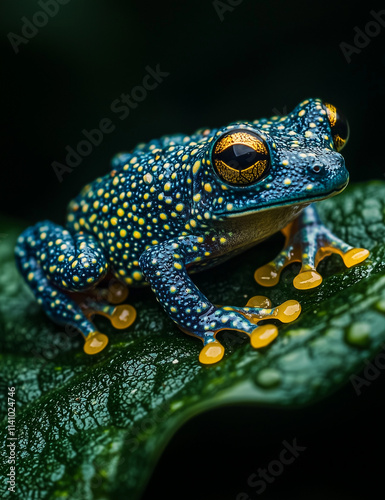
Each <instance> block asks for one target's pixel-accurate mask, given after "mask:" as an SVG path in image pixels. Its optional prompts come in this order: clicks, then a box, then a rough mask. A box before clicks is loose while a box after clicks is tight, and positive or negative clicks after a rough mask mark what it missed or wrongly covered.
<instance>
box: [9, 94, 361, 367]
mask: <svg viewBox="0 0 385 500" xmlns="http://www.w3.org/2000/svg"><path fill="white" fill-rule="evenodd" d="M348 135H349V126H348V123H347V121H346V119H345V118H344V116H343V115H342V113H341V112H340V111H339V110H337V109H336V107H335V106H333V105H331V104H329V103H325V102H323V101H322V100H321V99H307V100H305V101H303V102H301V103H300V104H299V105H298V106H297V107H296V108H295V109H294V110H293V111H292V112H291V113H290V114H288V115H287V116H282V117H278V116H274V117H272V118H270V119H265V118H263V119H260V120H255V121H251V122H248V121H239V122H235V123H232V124H230V125H228V126H226V127H222V128H219V129H202V130H198V131H197V132H195V133H194V134H192V135H189V136H188V135H172V136H164V137H162V138H160V139H155V140H152V141H150V142H149V143H147V144H141V145H138V146H137V147H136V148H135V149H133V150H132V152H129V153H120V154H118V155H116V156H115V157H114V159H113V160H112V170H111V171H110V172H109V173H108V174H107V175H105V176H104V177H100V178H98V179H96V180H95V181H94V182H92V183H91V184H89V185H87V186H85V188H84V189H83V190H82V191H81V193H80V194H79V196H78V197H76V198H75V199H74V200H73V201H72V202H71V203H70V205H69V209H68V215H67V224H66V229H65V228H63V227H62V226H60V225H57V224H54V223H53V222H50V221H48V220H47V221H44V222H40V223H37V224H36V225H35V226H33V227H29V228H27V229H26V230H25V231H24V232H23V233H22V234H21V235H20V237H19V238H18V240H17V245H16V251H15V253H16V261H17V264H18V267H19V269H20V272H21V274H22V275H23V276H24V278H25V280H26V282H27V283H28V285H29V286H30V288H31V289H32V291H33V293H34V295H35V296H36V298H37V300H38V302H39V303H40V304H41V305H42V308H43V310H44V311H45V312H46V313H47V314H48V315H49V316H50V317H51V318H52V319H53V321H55V322H56V323H59V324H63V323H64V324H70V325H72V326H74V327H76V328H77V329H78V330H79V331H80V332H81V333H82V335H83V337H84V340H85V344H84V350H85V352H86V353H88V354H95V353H97V352H100V351H101V350H102V349H104V348H105V346H106V345H107V343H108V337H107V336H106V335H104V334H103V333H100V332H99V331H97V329H96V328H95V326H94V324H93V323H92V321H91V317H92V316H93V315H94V314H97V313H99V314H102V315H105V316H107V317H109V318H110V320H111V322H112V324H113V325H114V326H115V327H116V328H126V327H128V326H129V325H131V324H132V322H133V321H134V319H135V314H136V312H135V309H134V308H133V307H132V306H129V305H125V304H123V305H121V304H120V305H117V304H119V303H120V302H121V301H123V300H124V299H125V297H126V295H127V293H126V291H125V290H126V287H127V286H129V287H130V286H143V285H147V284H149V285H150V286H151V288H152V290H153V292H154V293H155V295H156V298H157V299H158V301H159V302H160V304H161V305H162V306H163V308H164V309H165V311H166V313H167V314H168V315H169V316H170V317H171V318H172V320H173V321H174V322H175V323H176V324H177V325H178V326H179V327H180V328H181V330H182V331H184V332H185V333H188V334H191V335H194V336H196V337H198V338H200V339H201V340H202V341H203V349H202V350H201V353H200V356H199V359H200V361H201V362H202V363H205V364H210V363H215V362H218V361H219V360H220V359H222V357H223V355H224V347H223V346H222V344H221V343H220V342H219V341H218V340H217V338H216V335H217V333H218V332H219V331H220V330H224V329H225V330H237V331H241V332H244V333H246V334H248V335H249V336H250V339H251V344H252V346H253V347H255V348H259V347H263V346H266V345H267V344H269V343H270V342H271V341H272V340H274V338H275V337H276V336H277V334H278V330H277V327H276V326H275V324H271V323H268V322H266V321H264V322H263V324H260V321H261V320H270V319H278V320H280V321H281V322H284V323H285V322H290V321H293V320H295V319H296V318H297V317H298V315H299V314H300V305H299V303H298V302H297V301H294V300H289V301H287V302H285V303H283V304H281V305H279V306H276V307H271V303H270V301H269V300H268V299H266V297H254V298H252V299H250V301H249V302H248V303H247V304H246V306H245V307H238V306H215V305H213V304H211V303H210V301H209V300H208V299H207V298H206V297H205V296H204V295H203V294H202V293H201V292H200V290H199V289H198V288H197V287H196V286H195V285H194V283H193V281H192V279H191V277H190V275H191V274H192V273H193V272H195V271H199V270H202V269H205V268H209V267H211V266H214V265H216V264H219V263H221V262H223V261H225V260H226V259H229V258H230V257H232V256H234V255H236V254H238V253H240V252H242V251H244V250H246V249H248V248H250V247H251V246H253V245H255V244H256V243H258V242H260V241H262V240H264V239H266V238H267V237H269V236H270V235H272V234H273V233H276V232H277V231H280V230H282V231H283V233H284V234H285V236H286V243H285V247H284V249H283V251H282V252H281V253H280V254H279V255H278V257H277V258H276V259H274V260H273V261H271V262H270V263H268V264H266V265H264V266H263V267H261V268H260V269H258V270H257V271H256V272H255V279H256V281H257V282H258V283H260V284H262V285H265V286H273V285H275V284H276V283H277V282H278V280H279V275H280V273H281V271H282V269H283V268H284V267H285V266H287V265H288V264H290V263H291V262H293V261H299V262H302V268H301V270H300V272H299V274H298V275H297V276H296V277H295V279H294V286H295V287H297V288H299V289H308V288H312V287H315V286H317V285H319V284H320V283H321V281H322V277H321V276H320V275H319V273H318V272H317V270H316V267H317V264H318V262H319V261H320V260H322V259H323V258H324V257H326V256H327V255H330V254H331V253H337V254H339V255H340V256H341V257H342V258H343V261H344V263H345V265H346V266H347V267H350V266H352V265H354V264H358V263H360V262H362V261H363V260H365V259H366V258H367V256H368V255H369V252H368V251H367V250H365V249H363V248H353V247H351V246H350V245H348V244H347V243H345V242H343V241H342V240H340V239H339V238H337V237H336V236H335V235H333V234H332V233H331V232H330V231H329V230H328V229H327V228H326V227H324V226H323V225H322V223H321V221H320V219H319V217H318V215H317V212H316V209H315V205H314V203H313V202H316V201H318V200H322V199H324V198H327V197H329V196H333V195H335V194H337V193H339V192H341V191H342V190H343V189H344V188H345V187H346V185H347V183H348V178H349V175H348V172H347V170H346V168H345V164H344V159H343V157H342V155H341V154H340V153H339V151H340V150H341V149H342V148H343V146H344V145H345V144H346V142H347V140H348ZM110 275H112V276H114V277H115V279H116V280H117V281H116V283H115V285H114V292H113V293H109V292H111V290H110V291H109V292H108V296H107V299H109V301H110V302H111V303H112V305H109V304H108V303H107V302H104V301H103V299H105V298H106V289H105V288H103V287H102V286H101V285H102V282H105V279H106V277H108V276H110ZM85 297H86V298H87V300H85ZM273 323H275V322H273Z"/></svg>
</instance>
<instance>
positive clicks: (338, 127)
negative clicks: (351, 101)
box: [325, 102, 349, 151]
mask: <svg viewBox="0 0 385 500" xmlns="http://www.w3.org/2000/svg"><path fill="white" fill-rule="evenodd" d="M325 108H326V113H327V116H328V120H329V123H330V127H331V131H332V136H333V143H334V147H335V148H336V150H337V151H341V149H342V148H343V147H344V146H345V144H346V143H347V141H348V139H349V123H348V121H347V119H346V118H345V116H344V115H343V114H342V113H341V111H339V110H338V109H337V108H336V107H335V106H333V104H329V103H327V102H325Z"/></svg>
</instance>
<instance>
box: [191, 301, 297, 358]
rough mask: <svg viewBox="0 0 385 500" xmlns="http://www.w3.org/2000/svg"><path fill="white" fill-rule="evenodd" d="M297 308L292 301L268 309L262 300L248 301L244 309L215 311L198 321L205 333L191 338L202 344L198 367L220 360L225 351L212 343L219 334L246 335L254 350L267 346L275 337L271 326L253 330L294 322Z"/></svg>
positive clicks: (275, 328) (216, 309) (223, 308)
mask: <svg viewBox="0 0 385 500" xmlns="http://www.w3.org/2000/svg"><path fill="white" fill-rule="evenodd" d="M300 312H301V306H300V304H299V303H298V302H297V301H296V300H288V301H286V302H284V303H283V304H281V305H279V306H277V307H274V308H272V307H271V302H270V301H269V299H267V298H266V297H262V296H257V297H253V298H251V299H250V300H249V301H248V303H247V305H246V307H218V308H215V309H214V311H211V312H209V313H207V314H206V315H204V316H202V317H201V319H200V323H201V325H202V324H204V329H205V330H206V331H205V332H204V333H203V334H196V333H193V335H195V336H197V337H199V338H201V339H202V340H203V344H204V347H203V349H202V350H201V352H200V355H199V361H200V362H201V363H202V364H213V363H217V362H218V361H220V360H221V359H222V358H223V355H224V353H225V349H224V347H223V346H222V344H221V343H220V342H219V341H218V340H217V339H216V335H217V334H218V333H219V332H220V331H222V330H235V331H238V332H243V333H246V334H247V335H248V336H249V337H250V343H251V345H252V346H253V347H254V348H256V349H258V348H261V347H265V346H267V345H268V344H270V343H271V342H272V341H273V340H274V339H275V338H276V337H277V335H278V328H277V327H276V326H275V325H272V324H263V325H262V326H257V325H258V323H259V322H260V321H262V320H272V319H278V320H280V321H281V322H282V323H290V322H291V321H294V320H295V319H297V318H298V316H299V314H300Z"/></svg>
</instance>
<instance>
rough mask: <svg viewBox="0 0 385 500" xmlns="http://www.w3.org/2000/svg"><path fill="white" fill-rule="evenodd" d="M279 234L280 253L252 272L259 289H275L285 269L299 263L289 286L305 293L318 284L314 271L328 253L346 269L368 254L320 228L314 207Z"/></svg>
mask: <svg viewBox="0 0 385 500" xmlns="http://www.w3.org/2000/svg"><path fill="white" fill-rule="evenodd" d="M282 232H283V234H284V235H285V237H286V241H285V246H284V248H283V250H282V252H281V253H280V254H279V255H278V256H277V257H276V258H275V259H274V260H272V261H271V262H269V263H268V264H266V265H264V266H262V267H260V268H259V269H257V270H256V271H255V275H254V277H255V280H256V281H257V283H259V284H260V285H264V286H274V285H276V284H277V283H278V281H279V277H280V274H281V272H282V270H283V269H284V268H285V267H286V266H287V265H289V264H291V263H293V262H301V263H302V267H301V270H300V272H299V274H298V275H297V276H296V277H295V278H294V280H293V284H294V286H295V287H296V288H298V289H299V290H307V289H309V288H314V287H316V286H318V285H320V284H321V283H322V276H321V275H320V274H319V273H318V272H317V270H316V268H317V265H318V263H319V262H321V260H323V259H324V258H325V257H327V256H329V255H331V254H332V253H336V254H338V255H340V256H341V257H342V259H343V261H344V264H345V266H346V267H352V266H354V265H356V264H359V263H361V262H363V261H364V260H365V259H366V258H367V257H368V256H369V251H368V250H366V249H365V248H355V247H352V246H350V245H348V244H347V243H345V242H344V241H342V240H341V239H340V238H338V237H337V236H335V235H334V234H333V233H332V232H331V231H330V230H329V229H327V228H326V227H325V226H324V225H323V224H322V222H321V220H320V218H319V216H318V214H317V211H316V208H315V206H314V204H313V205H310V206H308V207H306V208H305V210H304V211H303V212H302V213H301V214H300V216H299V217H298V218H297V219H296V220H295V221H294V222H292V223H290V224H289V225H288V226H286V227H285V228H284V229H283V231H282Z"/></svg>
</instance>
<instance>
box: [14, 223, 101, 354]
mask: <svg viewBox="0 0 385 500" xmlns="http://www.w3.org/2000/svg"><path fill="white" fill-rule="evenodd" d="M15 256H16V262H17V265H18V267H19V269H20V272H21V274H22V275H23V277H24V278H25V280H26V282H27V283H28V285H29V286H30V288H31V290H32V292H33V293H34V295H35V296H36V298H37V301H38V302H39V303H40V304H41V306H42V308H43V310H44V311H45V312H46V314H47V315H48V316H49V317H50V318H51V319H52V320H53V321H54V322H55V323H58V324H70V325H71V326H73V327H75V328H77V329H78V330H79V331H80V332H81V333H82V335H83V337H84V340H85V345H84V351H85V352H86V353H87V354H96V353H97V352H100V351H101V350H102V349H104V348H105V347H106V345H107V343H108V337H107V336H106V335H104V334H102V333H100V332H98V331H97V330H96V328H95V326H94V325H93V323H92V322H91V321H90V320H89V318H88V317H87V315H86V314H85V313H84V311H83V310H82V308H81V307H80V306H79V304H77V302H76V301H75V300H73V298H72V297H71V294H70V293H68V292H84V291H86V290H88V289H90V288H91V287H93V286H94V285H95V284H97V283H98V282H99V281H100V280H101V279H102V278H104V276H105V275H106V273H107V270H108V263H107V261H106V259H105V257H104V255H103V252H102V250H101V248H100V247H99V246H98V243H97V240H96V239H95V238H94V236H92V235H89V234H83V233H81V232H80V233H77V234H75V235H72V234H70V233H69V231H67V230H65V229H63V228H62V227H61V226H58V225H56V224H54V223H52V222H50V221H44V222H41V223H38V224H36V225H35V226H32V227H29V228H27V229H26V230H25V231H24V232H23V233H22V234H21V235H20V236H19V238H18V240H17V244H16V249H15Z"/></svg>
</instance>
